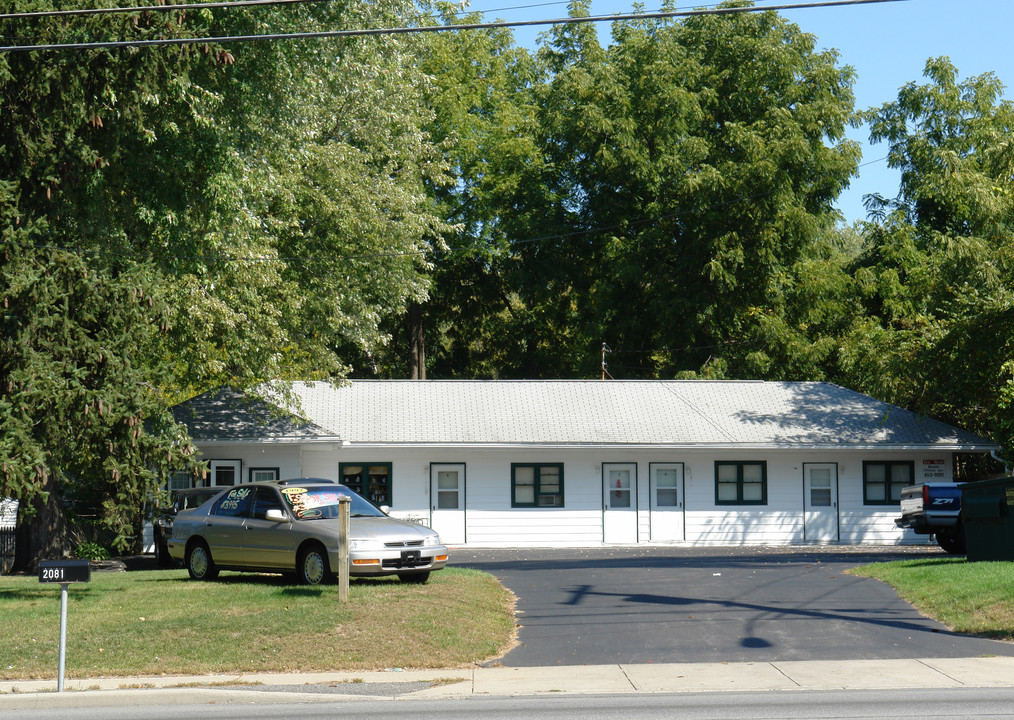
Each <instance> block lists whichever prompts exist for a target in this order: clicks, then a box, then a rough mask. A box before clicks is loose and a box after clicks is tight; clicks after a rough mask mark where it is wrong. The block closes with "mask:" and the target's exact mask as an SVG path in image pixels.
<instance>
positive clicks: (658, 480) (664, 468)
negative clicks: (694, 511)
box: [648, 463, 684, 542]
mask: <svg viewBox="0 0 1014 720" xmlns="http://www.w3.org/2000/svg"><path fill="white" fill-rule="evenodd" d="M648 475H649V481H650V490H651V491H650V495H651V540H652V542H680V541H682V540H683V539H684V529H683V527H684V522H683V463H651V465H649V469H648Z"/></svg>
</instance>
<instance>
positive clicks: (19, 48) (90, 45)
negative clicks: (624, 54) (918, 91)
mask: <svg viewBox="0 0 1014 720" xmlns="http://www.w3.org/2000/svg"><path fill="white" fill-rule="evenodd" d="M907 1H908V0H826V1H825V2H812V3H797V4H790V5H767V6H764V7H726V8H709V9H702V10H677V11H670V12H653V13H627V14H617V15H597V16H589V17H567V18H557V19H555V20H511V21H500V22H491V23H462V24H460V25H424V26H419V27H405V26H402V27H391V28H363V29H357V30H320V31H314V32H299V33H266V34H263V35H223V36H220V37H214V36H212V37H200V38H159V39H154V40H115V41H108V42H87V43H56V44H49V45H8V46H0V52H28V51H36V52H43V51H52V50H95V49H103V48H122V47H163V46H176V45H198V44H207V43H211V44H215V43H218V44H222V43H237V42H258V41H265V40H308V39H321V38H344V37H363V36H370V35H407V34H419V33H434V32H447V31H454V32H457V31H460V30H492V29H500V28H513V27H533V26H539V25H573V24H578V23H589V22H616V21H618V20H662V19H667V18H678V17H696V16H703V15H734V14H739V13H754V12H771V11H776V10H802V9H809V8H826V7H840V6H847V5H873V4H880V3H889V2H907ZM190 7H192V8H199V7H201V5H200V4H194V5H191V6H190Z"/></svg>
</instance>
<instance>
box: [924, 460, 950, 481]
mask: <svg viewBox="0 0 1014 720" xmlns="http://www.w3.org/2000/svg"><path fill="white" fill-rule="evenodd" d="M922 477H923V482H943V481H946V480H947V468H946V465H945V463H944V461H943V460H923V461H922Z"/></svg>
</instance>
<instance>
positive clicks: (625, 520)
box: [602, 463, 637, 545]
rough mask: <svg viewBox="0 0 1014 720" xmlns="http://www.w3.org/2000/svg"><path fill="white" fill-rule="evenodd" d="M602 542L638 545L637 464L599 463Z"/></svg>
mask: <svg viewBox="0 0 1014 720" xmlns="http://www.w3.org/2000/svg"><path fill="white" fill-rule="evenodd" d="M602 541H603V542H605V543H611V544H612V543H614V544H619V545H627V544H632V543H636V542H637V464H636V463H602Z"/></svg>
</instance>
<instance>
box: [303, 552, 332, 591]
mask: <svg viewBox="0 0 1014 720" xmlns="http://www.w3.org/2000/svg"><path fill="white" fill-rule="evenodd" d="M296 569H297V571H298V572H299V581H300V582H301V583H303V584H304V585H327V584H329V583H331V582H333V581H334V576H333V575H332V573H331V566H330V565H329V564H328V561H327V552H326V551H325V550H324V548H322V547H321V546H320V545H311V546H310V547H308V548H306V549H305V550H303V551H302V552H301V553H300V554H299V567H298V568H296Z"/></svg>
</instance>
